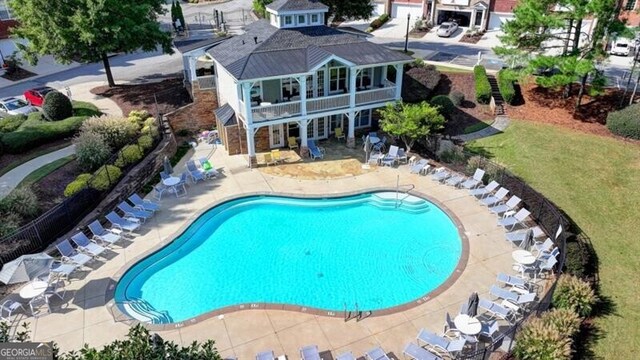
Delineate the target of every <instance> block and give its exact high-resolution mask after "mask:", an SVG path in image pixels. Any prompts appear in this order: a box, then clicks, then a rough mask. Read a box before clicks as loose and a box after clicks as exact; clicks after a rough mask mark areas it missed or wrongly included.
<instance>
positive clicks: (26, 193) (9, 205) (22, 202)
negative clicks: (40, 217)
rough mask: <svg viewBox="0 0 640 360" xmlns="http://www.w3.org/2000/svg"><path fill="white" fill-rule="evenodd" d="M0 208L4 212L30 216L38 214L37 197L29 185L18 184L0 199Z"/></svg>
mask: <svg viewBox="0 0 640 360" xmlns="http://www.w3.org/2000/svg"><path fill="white" fill-rule="evenodd" d="M0 209H1V210H2V212H4V213H13V214H17V215H19V216H22V217H26V218H30V217H33V216H35V215H37V214H38V210H39V206H38V197H37V196H36V194H35V193H34V192H33V190H31V188H30V187H28V186H20V187H18V188H15V189H14V190H13V191H11V192H10V193H9V194H8V195H7V196H6V197H5V198H4V199H2V201H0Z"/></svg>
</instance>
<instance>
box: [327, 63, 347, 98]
mask: <svg viewBox="0 0 640 360" xmlns="http://www.w3.org/2000/svg"><path fill="white" fill-rule="evenodd" d="M346 90H347V68H346V67H334V68H331V69H329V92H338V91H345V92H346Z"/></svg>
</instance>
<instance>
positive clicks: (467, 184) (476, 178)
mask: <svg viewBox="0 0 640 360" xmlns="http://www.w3.org/2000/svg"><path fill="white" fill-rule="evenodd" d="M483 177H484V170H482V169H479V168H478V169H476V172H474V173H473V177H472V178H471V179H467V180H465V181H464V182H463V183H462V184H460V186H461V187H463V188H465V189H475V188H476V187H478V186H480V185H481V184H482V178H483Z"/></svg>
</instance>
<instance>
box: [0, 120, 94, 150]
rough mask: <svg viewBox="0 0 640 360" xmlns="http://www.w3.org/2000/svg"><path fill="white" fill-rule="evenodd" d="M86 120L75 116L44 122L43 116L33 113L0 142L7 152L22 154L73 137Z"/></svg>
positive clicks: (0, 138) (1, 138)
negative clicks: (54, 141) (51, 142)
mask: <svg viewBox="0 0 640 360" xmlns="http://www.w3.org/2000/svg"><path fill="white" fill-rule="evenodd" d="M36 117H38V118H36ZM86 118H87V117H86V116H73V117H70V118H67V119H64V120H60V121H43V120H42V114H40V113H31V114H29V118H28V119H27V121H25V122H24V123H23V124H22V125H21V126H20V127H19V128H18V130H16V131H14V132H10V133H6V134H3V135H2V137H0V142H2V145H3V146H4V150H5V151H6V152H8V153H11V154H20V153H23V152H25V151H27V150H30V149H32V148H34V147H36V146H39V145H42V144H45V143H47V142H50V141H53V140H58V139H63V138H65V137H68V136H71V135H73V134H74V133H75V132H76V131H77V130H78V129H79V128H80V125H82V122H83V121H84V120H85V119H86Z"/></svg>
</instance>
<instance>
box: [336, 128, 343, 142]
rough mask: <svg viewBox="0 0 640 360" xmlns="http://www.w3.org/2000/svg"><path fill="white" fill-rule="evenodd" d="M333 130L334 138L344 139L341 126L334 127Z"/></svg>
mask: <svg viewBox="0 0 640 360" xmlns="http://www.w3.org/2000/svg"><path fill="white" fill-rule="evenodd" d="M333 132H334V133H335V135H336V139H338V140H340V139H345V136H344V132H342V128H335V129H333Z"/></svg>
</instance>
